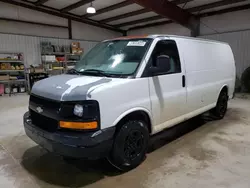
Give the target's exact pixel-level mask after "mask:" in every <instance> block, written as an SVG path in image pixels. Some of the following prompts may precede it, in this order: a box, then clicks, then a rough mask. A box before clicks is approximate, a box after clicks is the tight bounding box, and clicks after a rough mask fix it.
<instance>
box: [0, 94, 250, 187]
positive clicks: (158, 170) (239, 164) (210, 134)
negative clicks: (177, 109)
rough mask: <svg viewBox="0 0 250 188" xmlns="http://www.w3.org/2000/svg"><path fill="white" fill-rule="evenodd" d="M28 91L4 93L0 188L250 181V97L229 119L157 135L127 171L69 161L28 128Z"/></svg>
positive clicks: (234, 106) (241, 99)
mask: <svg viewBox="0 0 250 188" xmlns="http://www.w3.org/2000/svg"><path fill="white" fill-rule="evenodd" d="M27 104H28V96H26V95H20V96H19V95H18V96H13V97H11V98H9V97H0V107H1V108H0V119H1V120H0V187H4V188H12V187H13V188H40V187H42V188H45V187H46V188H55V187H92V188H100V187H101V188H110V187H117V188H123V187H124V188H125V187H130V188H133V187H136V188H139V187H145V188H149V187H154V188H158V187H159V188H163V187H167V188H183V187H190V188H191V187H192V188H194V187H197V188H200V187H202V188H208V187H209V188H211V187H220V188H224V187H227V188H229V187H232V188H235V187H237V188H241V187H244V188H246V187H249V185H250V179H249V174H250V160H249V156H250V97H249V99H248V96H243V95H240V96H238V97H237V98H236V99H234V100H232V101H231V102H230V105H229V110H228V113H227V115H226V117H225V119H224V120H221V121H209V119H207V118H205V119H206V120H200V119H198V118H195V119H193V120H190V121H188V122H186V123H182V124H180V125H178V126H176V127H174V128H172V129H170V130H168V131H165V132H164V133H162V134H159V135H157V136H155V137H153V138H152V140H151V146H150V151H149V154H148V155H147V159H146V161H144V163H143V164H142V165H140V166H139V167H138V168H136V169H135V170H132V171H130V172H127V173H124V174H121V173H119V172H117V171H116V170H114V169H113V168H112V167H110V166H109V164H108V163H107V162H106V161H105V160H99V161H91V162H90V161H83V160H81V161H74V162H72V163H65V162H64V161H63V160H62V159H61V158H60V157H58V156H54V155H52V154H50V153H47V152H46V151H44V150H43V149H42V148H40V147H39V146H37V145H36V144H35V143H34V142H33V141H31V140H30V139H29V138H28V137H27V136H26V135H25V133H24V130H23V125H22V115H23V113H24V112H25V111H26V110H27Z"/></svg>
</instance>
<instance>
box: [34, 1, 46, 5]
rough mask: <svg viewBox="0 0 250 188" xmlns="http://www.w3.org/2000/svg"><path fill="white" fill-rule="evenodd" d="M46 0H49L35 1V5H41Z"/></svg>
mask: <svg viewBox="0 0 250 188" xmlns="http://www.w3.org/2000/svg"><path fill="white" fill-rule="evenodd" d="M47 1H49V0H38V1H36V2H35V5H36V6H39V5H42V4H44V3H46V2H47Z"/></svg>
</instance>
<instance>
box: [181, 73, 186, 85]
mask: <svg viewBox="0 0 250 188" xmlns="http://www.w3.org/2000/svg"><path fill="white" fill-rule="evenodd" d="M182 87H186V77H185V75H183V76H182Z"/></svg>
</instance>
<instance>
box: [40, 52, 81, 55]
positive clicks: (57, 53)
mask: <svg viewBox="0 0 250 188" xmlns="http://www.w3.org/2000/svg"><path fill="white" fill-rule="evenodd" d="M42 55H82V54H72V53H65V52H51V53H44V54H42Z"/></svg>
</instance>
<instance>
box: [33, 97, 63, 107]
mask: <svg viewBox="0 0 250 188" xmlns="http://www.w3.org/2000/svg"><path fill="white" fill-rule="evenodd" d="M30 102H31V103H34V104H37V105H42V106H43V107H45V108H47V109H51V110H52V109H56V110H58V109H59V108H60V106H61V102H60V101H54V100H51V99H45V98H42V97H37V96H34V95H31V96H30Z"/></svg>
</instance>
